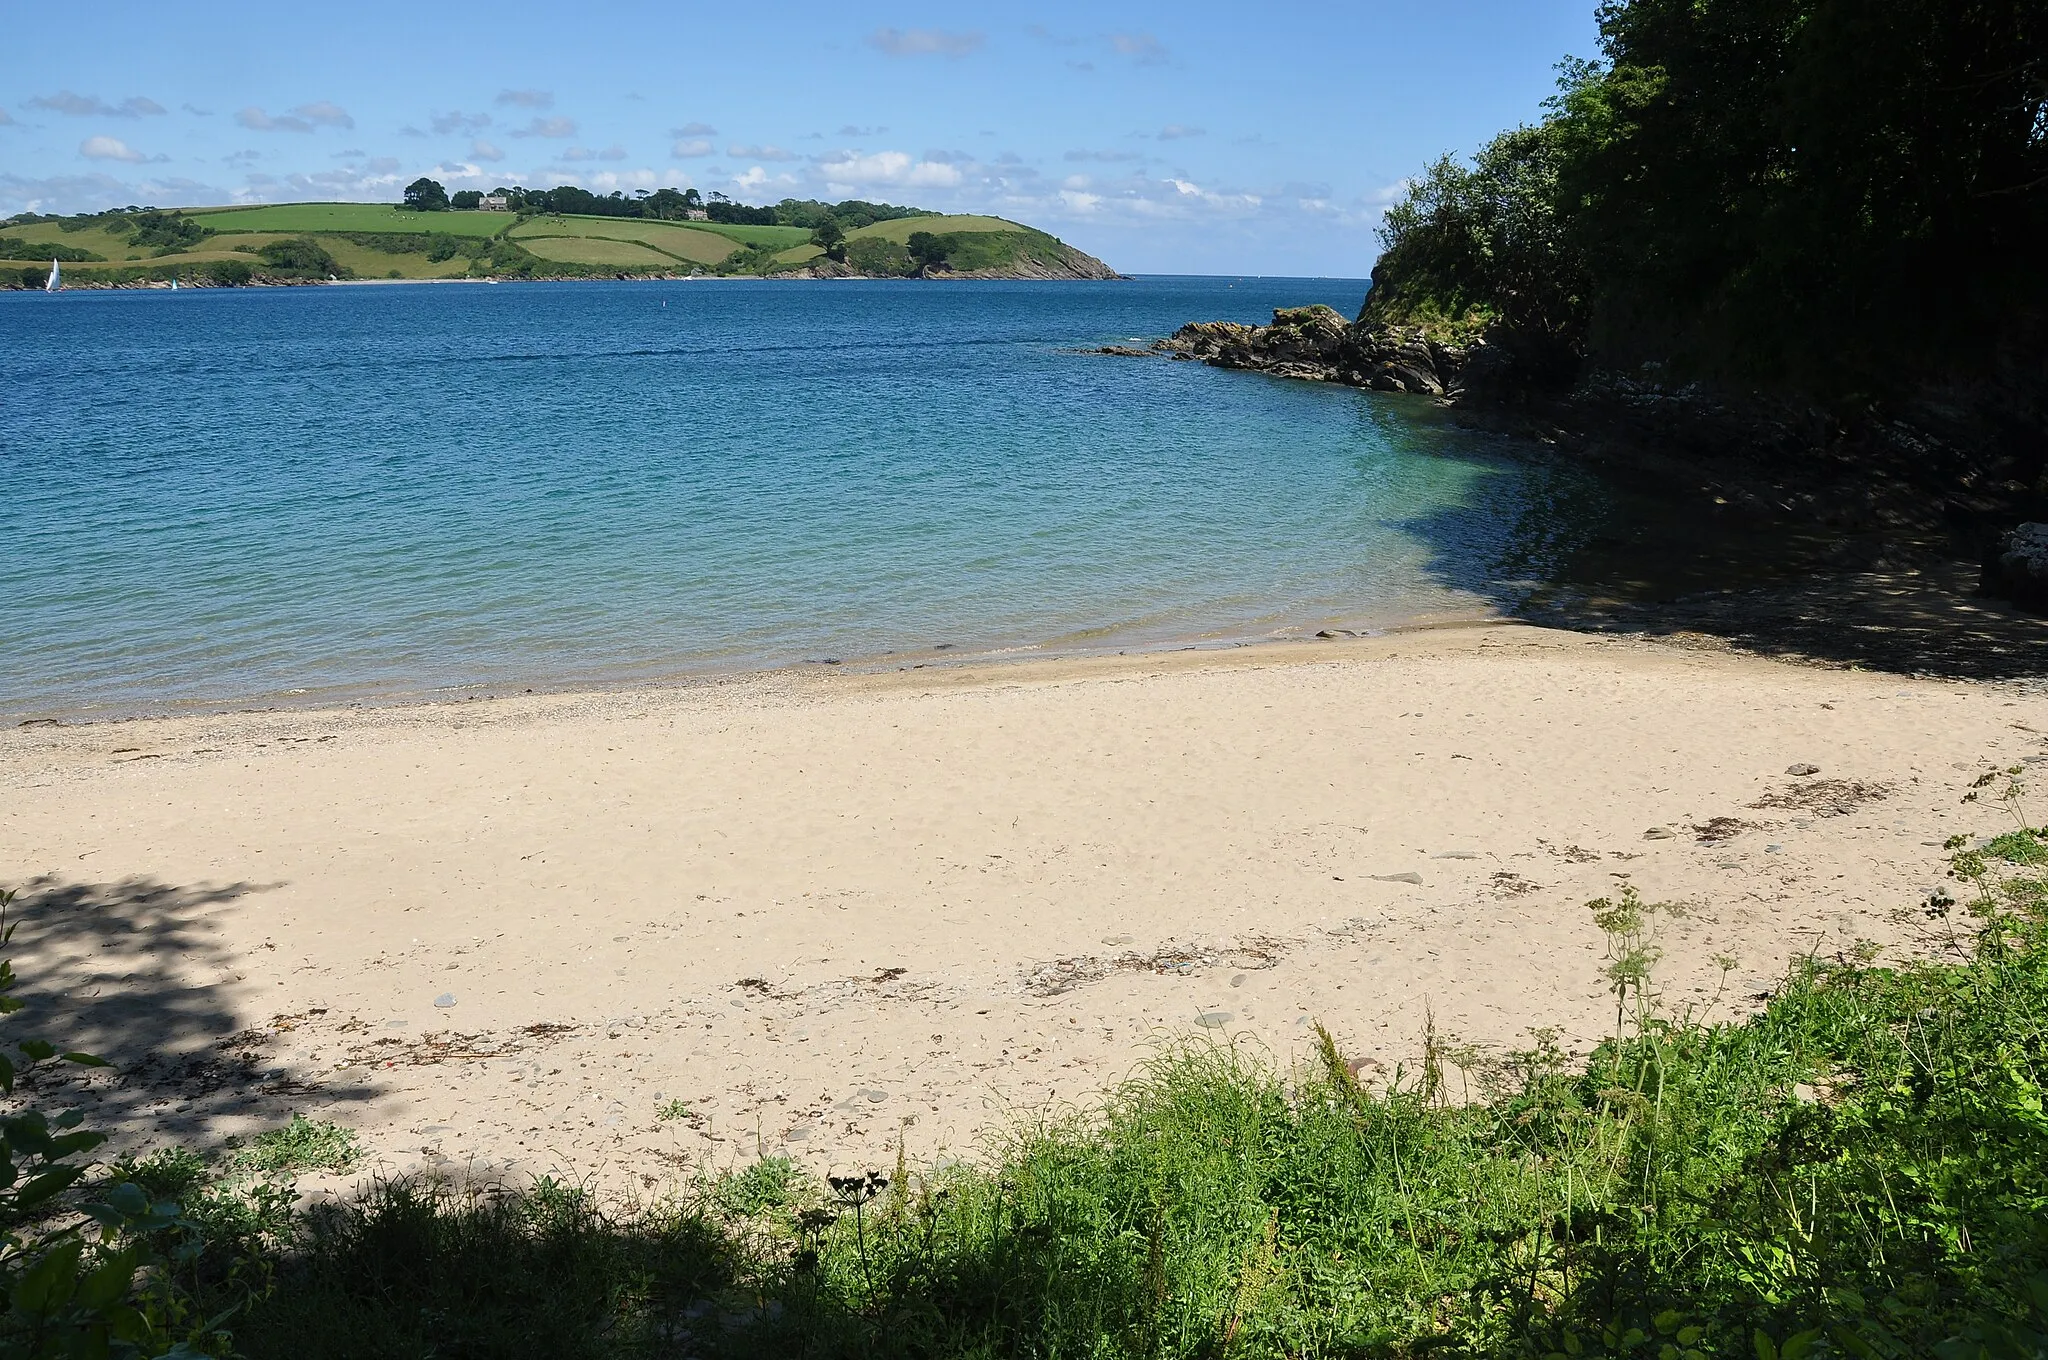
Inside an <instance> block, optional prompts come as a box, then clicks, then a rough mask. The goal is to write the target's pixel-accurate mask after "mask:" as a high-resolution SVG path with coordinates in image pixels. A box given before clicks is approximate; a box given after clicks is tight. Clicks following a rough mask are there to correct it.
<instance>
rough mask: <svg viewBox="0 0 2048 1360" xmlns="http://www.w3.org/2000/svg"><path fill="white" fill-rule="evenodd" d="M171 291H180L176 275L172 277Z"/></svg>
mask: <svg viewBox="0 0 2048 1360" xmlns="http://www.w3.org/2000/svg"><path fill="white" fill-rule="evenodd" d="M171 291H172V292H173V293H175V292H177V291H178V276H177V275H176V274H173V275H171Z"/></svg>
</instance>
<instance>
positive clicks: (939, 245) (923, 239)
mask: <svg viewBox="0 0 2048 1360" xmlns="http://www.w3.org/2000/svg"><path fill="white" fill-rule="evenodd" d="M904 250H905V251H906V252H907V253H908V254H909V256H910V259H911V262H912V263H914V264H915V265H916V266H917V267H918V270H919V272H923V271H924V270H927V269H939V268H943V267H944V266H945V263H946V243H945V242H944V241H943V240H941V239H940V238H938V237H937V236H934V235H933V234H932V233H931V232H928V231H913V232H912V233H910V239H909V240H908V241H906V242H905V243H904Z"/></svg>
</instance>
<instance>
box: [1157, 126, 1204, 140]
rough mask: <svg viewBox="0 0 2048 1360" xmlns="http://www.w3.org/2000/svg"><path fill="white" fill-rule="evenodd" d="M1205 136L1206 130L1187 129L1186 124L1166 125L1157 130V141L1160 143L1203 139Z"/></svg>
mask: <svg viewBox="0 0 2048 1360" xmlns="http://www.w3.org/2000/svg"><path fill="white" fill-rule="evenodd" d="M1207 135H1208V129H1207V128H1198V127H1189V126H1188V125H1187V124H1186V123H1168V124H1167V125H1166V126H1165V127H1163V128H1161V129H1159V140H1160V141H1162V142H1177V141H1179V140H1180V139H1181V138H1183V137H1205V136H1207Z"/></svg>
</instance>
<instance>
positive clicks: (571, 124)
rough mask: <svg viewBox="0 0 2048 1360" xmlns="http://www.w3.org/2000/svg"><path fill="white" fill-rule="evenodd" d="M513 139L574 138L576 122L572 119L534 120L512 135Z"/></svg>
mask: <svg viewBox="0 0 2048 1360" xmlns="http://www.w3.org/2000/svg"><path fill="white" fill-rule="evenodd" d="M512 135H513V136H514V137H574V136H575V135H576V120H575V119H573V118H536V119H534V120H533V121H532V122H530V123H528V124H527V125H526V126H525V127H523V128H520V129H519V130H518V131H517V132H514V133H513V134H512Z"/></svg>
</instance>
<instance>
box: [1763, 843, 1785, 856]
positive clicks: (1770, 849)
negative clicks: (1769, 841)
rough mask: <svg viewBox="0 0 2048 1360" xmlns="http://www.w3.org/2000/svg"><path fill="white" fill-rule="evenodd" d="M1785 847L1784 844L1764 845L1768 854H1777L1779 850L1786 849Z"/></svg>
mask: <svg viewBox="0 0 2048 1360" xmlns="http://www.w3.org/2000/svg"><path fill="white" fill-rule="evenodd" d="M1784 848H1785V847H1784V846H1782V845H1766V846H1765V847H1764V853H1765V854H1767V855H1775V854H1778V853H1779V852H1781V851H1783V850H1784Z"/></svg>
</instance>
